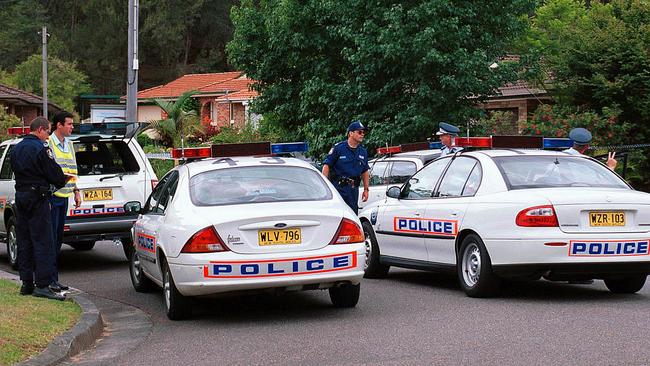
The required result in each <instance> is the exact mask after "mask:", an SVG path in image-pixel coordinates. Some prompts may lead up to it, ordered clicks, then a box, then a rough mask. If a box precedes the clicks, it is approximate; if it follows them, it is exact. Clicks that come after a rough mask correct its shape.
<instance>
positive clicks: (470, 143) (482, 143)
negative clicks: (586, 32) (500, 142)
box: [455, 137, 492, 148]
mask: <svg viewBox="0 0 650 366" xmlns="http://www.w3.org/2000/svg"><path fill="white" fill-rule="evenodd" d="M455 145H456V146H463V147H488V148H490V147H492V138H490V137H456V141H455Z"/></svg>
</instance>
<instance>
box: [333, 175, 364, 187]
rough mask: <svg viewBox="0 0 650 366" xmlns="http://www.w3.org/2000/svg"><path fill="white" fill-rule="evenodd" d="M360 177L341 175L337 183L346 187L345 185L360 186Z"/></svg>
mask: <svg viewBox="0 0 650 366" xmlns="http://www.w3.org/2000/svg"><path fill="white" fill-rule="evenodd" d="M358 182H359V179H358V178H357V179H355V178H348V177H341V178H339V179H338V181H337V183H338V185H339V186H340V187H345V186H350V187H352V188H354V187H358V186H359V183H358Z"/></svg>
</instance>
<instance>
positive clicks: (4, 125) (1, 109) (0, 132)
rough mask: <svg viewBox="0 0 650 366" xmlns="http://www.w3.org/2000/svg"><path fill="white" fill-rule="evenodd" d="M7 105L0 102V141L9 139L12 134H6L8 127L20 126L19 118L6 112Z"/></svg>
mask: <svg viewBox="0 0 650 366" xmlns="http://www.w3.org/2000/svg"><path fill="white" fill-rule="evenodd" d="M7 109H8V108H7V107H5V106H3V105H2V104H0V141H4V140H7V139H10V138H11V137H12V136H9V135H8V134H7V129H8V128H9V127H17V126H21V125H22V123H21V121H20V118H18V117H17V116H15V115H13V114H9V112H7Z"/></svg>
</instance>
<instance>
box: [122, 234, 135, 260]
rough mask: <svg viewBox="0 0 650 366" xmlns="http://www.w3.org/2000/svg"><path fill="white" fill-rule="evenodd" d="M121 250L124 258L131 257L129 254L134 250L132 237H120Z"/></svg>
mask: <svg viewBox="0 0 650 366" xmlns="http://www.w3.org/2000/svg"><path fill="white" fill-rule="evenodd" d="M122 250H124V256H125V257H126V259H129V260H130V258H131V254H132V253H133V252H135V247H134V246H133V239H131V238H128V239H122Z"/></svg>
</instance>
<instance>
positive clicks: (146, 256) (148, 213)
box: [133, 171, 178, 279]
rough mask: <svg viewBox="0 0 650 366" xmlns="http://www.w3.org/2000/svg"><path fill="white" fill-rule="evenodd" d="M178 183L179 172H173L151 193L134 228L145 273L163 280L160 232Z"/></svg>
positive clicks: (137, 248) (137, 247)
mask: <svg viewBox="0 0 650 366" xmlns="http://www.w3.org/2000/svg"><path fill="white" fill-rule="evenodd" d="M177 183H178V172H177V171H171V172H169V173H168V174H167V175H165V177H163V179H162V180H161V181H160V184H158V185H157V186H156V188H155V189H154V190H153V192H151V195H150V196H149V199H148V200H147V203H146V204H145V206H144V209H143V214H142V217H141V218H140V219H139V220H138V221H137V223H136V225H135V226H134V228H133V230H134V234H135V238H134V240H135V248H136V250H137V251H138V256H139V257H140V263H141V265H142V267H143V268H144V269H145V271H146V272H147V273H148V274H150V275H152V276H154V277H156V278H157V279H161V277H160V271H159V270H158V266H157V265H156V260H157V256H156V251H157V250H158V245H159V243H158V238H159V235H158V234H159V230H160V227H161V225H162V224H163V223H164V220H165V212H166V208H167V204H168V203H169V199H170V196H171V195H170V191H169V190H170V189H171V188H173V189H174V190H175V186H176V184H177Z"/></svg>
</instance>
